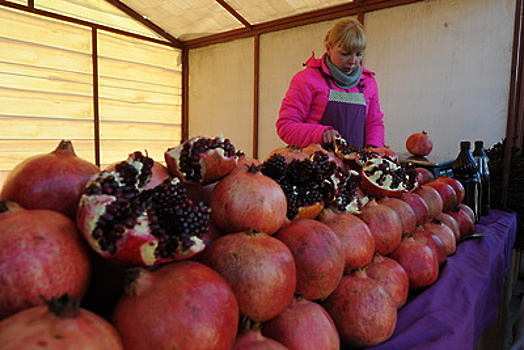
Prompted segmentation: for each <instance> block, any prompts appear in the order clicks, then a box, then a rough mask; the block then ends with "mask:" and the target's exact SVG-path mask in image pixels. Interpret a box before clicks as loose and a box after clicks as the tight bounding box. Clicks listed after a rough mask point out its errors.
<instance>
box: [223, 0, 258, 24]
mask: <svg viewBox="0 0 524 350" xmlns="http://www.w3.org/2000/svg"><path fill="white" fill-rule="evenodd" d="M216 2H218V4H219V5H220V6H222V7H223V8H224V9H225V10H226V11H227V12H229V13H230V14H231V15H232V16H233V17H235V18H236V19H237V20H238V21H239V22H240V23H242V24H243V25H244V27H246V28H248V29H251V27H252V25H251V23H249V22H248V20H247V19H245V18H244V17H243V16H242V15H241V14H240V13H238V12H237V11H236V10H235V9H234V8H233V7H231V6H230V5H229V4H228V3H227V2H225V0H216Z"/></svg>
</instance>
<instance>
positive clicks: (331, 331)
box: [262, 296, 340, 350]
mask: <svg viewBox="0 0 524 350" xmlns="http://www.w3.org/2000/svg"><path fill="white" fill-rule="evenodd" d="M262 334H263V335H265V336H266V337H268V338H271V339H274V340H276V341H278V342H279V343H281V344H283V345H285V346H286V347H287V348H289V349H301V350H309V349H311V350H319V349H322V350H339V349H340V337H339V335H338V332H337V328H336V326H335V323H333V320H332V319H331V316H329V314H328V313H327V311H326V310H325V309H324V308H323V307H322V306H320V305H319V304H318V303H315V302H313V301H310V300H307V299H304V298H303V297H301V296H296V297H295V298H294V299H293V301H292V302H291V304H289V306H288V307H287V308H286V309H285V310H284V311H282V312H281V313H280V314H278V315H277V316H276V317H274V318H272V319H271V320H269V321H267V322H265V323H264V325H263V327H262Z"/></svg>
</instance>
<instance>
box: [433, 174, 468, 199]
mask: <svg viewBox="0 0 524 350" xmlns="http://www.w3.org/2000/svg"><path fill="white" fill-rule="evenodd" d="M437 181H442V182H445V183H447V184H449V185H451V187H453V189H454V190H455V194H456V195H457V204H460V203H462V201H463V200H464V197H465V195H466V189H465V188H464V185H462V183H461V182H460V181H459V180H457V179H455V178H453V177H447V176H439V177H438V178H437Z"/></svg>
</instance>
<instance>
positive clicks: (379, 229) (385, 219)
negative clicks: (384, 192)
mask: <svg viewBox="0 0 524 350" xmlns="http://www.w3.org/2000/svg"><path fill="white" fill-rule="evenodd" d="M358 217H359V219H361V220H362V221H364V222H365V223H366V224H367V225H368V227H369V230H370V231H371V234H372V235H373V238H374V239H375V250H376V251H378V252H379V253H380V254H382V255H388V254H389V253H391V252H392V251H393V250H395V249H396V248H397V246H398V245H399V244H400V240H401V239H402V223H401V222H400V219H399V217H398V215H397V213H395V211H394V210H393V209H391V208H390V207H388V206H386V205H383V204H378V203H377V202H376V201H371V202H369V203H368V204H366V206H365V207H364V208H362V211H361V212H360V214H359V215H358Z"/></svg>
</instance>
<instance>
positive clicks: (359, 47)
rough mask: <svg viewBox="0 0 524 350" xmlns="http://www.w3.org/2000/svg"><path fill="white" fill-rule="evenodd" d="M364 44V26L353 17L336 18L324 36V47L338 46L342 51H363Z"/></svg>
mask: <svg viewBox="0 0 524 350" xmlns="http://www.w3.org/2000/svg"><path fill="white" fill-rule="evenodd" d="M366 44H367V39H366V33H365V32H364V26H362V24H361V23H360V22H359V21H358V20H356V19H354V18H344V19H341V20H338V21H337V22H336V23H335V24H334V25H333V27H331V29H330V30H329V31H328V32H327V34H326V37H325V38H324V45H325V47H326V48H327V47H328V46H331V47H337V46H340V47H341V49H342V50H344V51H364V50H365V49H366Z"/></svg>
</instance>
